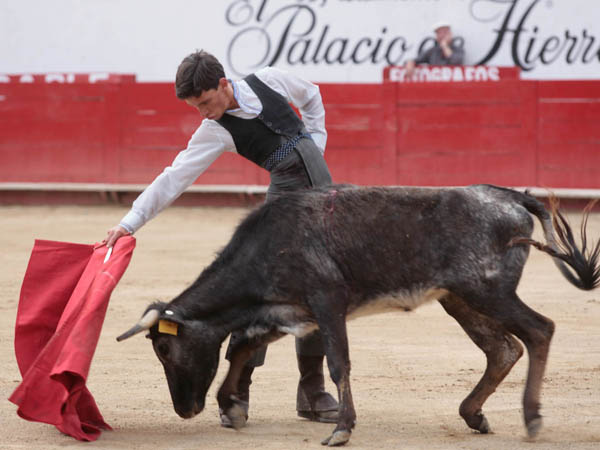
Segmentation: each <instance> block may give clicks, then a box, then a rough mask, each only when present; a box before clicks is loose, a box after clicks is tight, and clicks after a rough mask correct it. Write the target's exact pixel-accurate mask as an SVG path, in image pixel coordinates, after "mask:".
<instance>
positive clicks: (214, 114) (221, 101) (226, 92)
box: [185, 78, 233, 120]
mask: <svg viewBox="0 0 600 450" xmlns="http://www.w3.org/2000/svg"><path fill="white" fill-rule="evenodd" d="M232 101H233V91H232V89H231V88H230V86H229V82H228V81H227V80H226V79H225V78H221V79H220V80H219V86H217V88H216V89H210V90H208V91H204V92H202V94H200V95H199V96H198V97H188V98H186V99H185V102H186V103H187V104H188V105H190V106H193V107H194V108H196V109H197V110H198V111H200V114H202V115H203V116H204V117H206V118H207V119H211V120H218V119H220V118H221V117H222V116H223V114H225V111H227V110H228V109H230V108H231V107H232Z"/></svg>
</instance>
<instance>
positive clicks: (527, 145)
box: [0, 77, 600, 189]
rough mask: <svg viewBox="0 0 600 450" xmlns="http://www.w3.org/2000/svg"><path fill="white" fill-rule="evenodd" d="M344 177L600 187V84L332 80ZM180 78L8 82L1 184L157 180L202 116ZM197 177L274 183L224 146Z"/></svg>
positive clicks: (0, 115)
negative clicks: (180, 93) (178, 93)
mask: <svg viewBox="0 0 600 450" xmlns="http://www.w3.org/2000/svg"><path fill="white" fill-rule="evenodd" d="M321 93H322V96H323V99H324V103H325V108H326V120H327V129H328V132H329V140H328V145H327V152H326V159H327V161H328V163H329V165H330V168H331V171H332V174H333V177H334V180H336V181H338V182H351V183H356V184H366V185H368V184H400V185H465V184H471V183H480V182H485V183H495V184H501V185H508V186H540V187H553V188H591V189H594V188H599V187H600V127H598V126H597V125H596V124H597V123H598V122H599V119H600V81H556V82H554V81H524V80H516V79H512V80H511V79H508V80H505V81H496V82H461V83H448V82H434V83H397V82H385V83H382V84H345V85H342V84H322V85H321ZM200 121H201V117H200V116H199V115H198V114H197V112H195V111H194V110H193V109H192V108H189V107H188V106H187V105H185V104H184V103H183V102H181V101H178V100H177V99H176V98H175V95H174V92H173V86H172V85H171V84H170V83H160V84H157V83H135V82H133V78H132V77H117V78H115V79H111V80H107V81H106V82H103V83H88V82H86V81H85V80H81V79H78V80H75V82H72V83H62V84H60V83H47V82H43V80H42V81H40V80H36V81H34V82H33V83H20V82H16V81H15V82H10V83H0V135H1V136H2V138H1V141H0V183H1V182H5V183H6V182H34V183H35V182H78V183H141V184H146V183H149V182H150V181H151V180H152V179H153V178H154V177H155V176H156V175H157V174H158V173H159V172H160V171H161V170H162V168H163V167H165V166H167V165H168V164H169V163H170V162H171V161H172V160H173V158H174V157H175V156H176V154H177V152H178V151H179V150H181V149H183V148H185V146H186V143H187V140H188V139H189V137H190V136H191V134H192V133H193V131H194V130H195V129H196V127H197V126H198V125H199V124H200ZM197 183H198V184H239V185H256V184H259V185H266V184H268V174H267V173H266V172H265V171H263V170H262V169H259V168H257V167H255V166H254V165H253V164H251V163H249V162H247V161H245V160H244V159H243V158H239V157H237V156H235V155H230V154H226V155H223V156H222V157H221V158H219V160H218V161H217V162H216V163H215V164H213V166H212V167H211V168H210V169H209V170H208V171H207V172H206V173H205V174H204V175H203V176H201V177H200V178H199V180H198V181H197Z"/></svg>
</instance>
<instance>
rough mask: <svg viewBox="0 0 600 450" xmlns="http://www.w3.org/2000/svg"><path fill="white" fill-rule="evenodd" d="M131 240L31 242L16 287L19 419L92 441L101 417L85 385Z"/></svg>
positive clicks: (15, 398) (102, 426)
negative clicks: (109, 244)
mask: <svg viewBox="0 0 600 450" xmlns="http://www.w3.org/2000/svg"><path fill="white" fill-rule="evenodd" d="M134 248H135V239H134V238H133V237H131V236H126V237H122V238H121V239H119V240H118V241H117V243H116V244H115V246H114V248H113V252H112V255H111V256H110V258H109V260H108V261H107V262H106V263H105V262H104V259H105V256H106V253H107V248H106V246H99V245H96V246H94V245H83V244H72V243H65V242H54V241H43V240H36V241H35V245H34V247H33V250H32V253H31V258H30V259H29V265H28V266H27V271H26V273H25V279H24V280H23V285H22V287H21V297H20V299H19V309H18V312H17V322H16V326H15V353H16V357H17V363H18V365H19V370H20V371H21V375H22V376H23V381H22V382H21V384H20V385H19V386H18V387H17V389H16V390H15V391H14V392H13V394H12V395H11V396H10V398H9V400H10V401H11V402H13V403H15V404H16V405H18V407H19V408H18V410H17V414H19V416H21V417H22V418H24V419H27V420H32V421H37V422H45V423H49V424H52V425H55V426H56V428H58V429H59V430H60V431H62V432H63V433H65V434H68V435H70V436H73V437H74V438H76V439H79V440H82V441H94V440H96V439H97V438H98V437H99V436H100V433H101V430H102V429H105V430H110V429H111V428H110V426H109V425H108V424H107V423H106V422H104V419H103V418H102V415H101V414H100V411H99V410H98V406H97V405H96V402H95V401H94V398H93V397H92V394H91V393H90V392H89V391H88V389H87V387H86V386H85V382H86V379H87V376H88V373H89V370H90V365H91V362H92V357H93V356H94V351H95V349H96V345H97V344H98V339H99V337H100V330H101V329H102V323H103V322H104V317H105V315H106V308H107V307H108V301H109V298H110V294H111V292H112V291H113V289H114V288H115V286H116V285H117V283H118V282H119V280H120V279H121V276H122V275H123V273H124V272H125V269H126V268H127V265H128V264H129V261H130V260H131V256H132V253H133V249H134Z"/></svg>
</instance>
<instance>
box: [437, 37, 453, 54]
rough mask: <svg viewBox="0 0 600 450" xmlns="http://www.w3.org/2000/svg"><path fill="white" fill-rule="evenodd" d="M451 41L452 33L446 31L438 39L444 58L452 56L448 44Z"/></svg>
mask: <svg viewBox="0 0 600 450" xmlns="http://www.w3.org/2000/svg"><path fill="white" fill-rule="evenodd" d="M451 42H452V33H451V32H450V31H448V32H447V33H445V34H444V35H443V36H442V37H441V38H440V40H439V44H440V47H441V48H442V53H444V56H445V57H446V58H450V56H452V47H450V44H451Z"/></svg>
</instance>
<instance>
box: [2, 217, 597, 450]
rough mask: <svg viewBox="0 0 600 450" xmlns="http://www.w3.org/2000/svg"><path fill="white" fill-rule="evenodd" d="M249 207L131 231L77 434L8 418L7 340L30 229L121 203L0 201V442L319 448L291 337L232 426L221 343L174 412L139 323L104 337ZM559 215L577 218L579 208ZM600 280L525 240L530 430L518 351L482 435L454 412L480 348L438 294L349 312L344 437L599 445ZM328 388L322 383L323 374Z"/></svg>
mask: <svg viewBox="0 0 600 450" xmlns="http://www.w3.org/2000/svg"><path fill="white" fill-rule="evenodd" d="M247 211H248V210H247V209H245V208H208V207H195V208H180V207H172V208H170V209H168V210H167V211H165V212H163V213H162V214H161V215H160V216H159V217H158V218H156V219H155V220H153V221H152V222H150V223H149V224H148V225H146V226H145V227H144V228H143V229H142V230H140V231H139V233H138V234H137V239H138V245H137V248H136V250H135V252H134V255H133V259H132V261H131V264H130V266H129V268H128V270H127V272H126V273H125V275H124V276H123V278H122V280H121V282H120V284H119V285H118V286H117V288H116V289H115V291H114V293H113V295H112V298H111V303H110V305H109V309H108V313H107V316H106V321H105V324H104V328H103V331H102V335H101V337H100V341H99V344H98V348H97V350H96V354H95V357H94V361H93V364H92V367H91V371H90V376H89V379H88V387H89V389H90V391H91V392H92V394H93V395H94V396H95V398H96V401H97V402H98V405H99V407H100V410H101V411H102V413H103V415H104V417H105V419H106V421H107V422H108V423H109V424H111V425H112V426H113V427H114V431H112V432H104V433H103V434H102V436H101V437H100V439H99V440H98V441H96V442H94V443H84V442H78V441H76V440H74V439H73V438H71V437H69V436H65V435H62V434H60V433H59V432H58V431H57V430H56V429H55V428H54V427H53V426H51V425H46V424H41V423H32V422H27V421H25V420H23V419H21V418H19V417H18V416H17V415H16V407H15V405H13V404H12V403H10V402H8V400H6V399H7V398H8V397H9V396H10V394H11V393H12V391H13V390H14V389H15V387H16V386H17V385H18V383H19V382H20V380H21V377H20V374H19V371H18V368H17V364H16V361H15V357H14V350H13V336H14V323H15V316H16V311H17V304H18V298H19V289H20V286H21V282H22V279H23V275H24V273H25V269H26V266H27V261H28V258H29V254H30V252H31V248H32V246H33V241H34V239H35V238H39V239H51V240H59V241H70V242H79V243H90V244H91V243H94V242H96V241H100V240H102V239H103V238H104V236H105V234H106V230H107V229H108V228H110V227H111V226H112V225H113V224H114V223H116V222H118V220H119V219H120V218H121V217H122V215H124V214H125V212H126V209H124V208H122V207H118V206H94V207H65V206H60V207H0V248H1V252H0V267H1V268H2V270H1V271H0V287H1V292H2V301H1V303H0V305H1V306H0V308H1V309H2V314H0V325H1V326H0V356H1V358H2V361H4V363H3V364H2V367H1V368H0V389H1V392H0V394H1V396H2V397H3V398H4V399H5V400H4V401H3V402H2V403H1V407H0V424H1V429H2V440H1V441H0V448H2V449H44V450H48V449H59V448H60V449H62V448H86V447H87V448H94V449H120V448H122V449H138V448H139V449H142V448H143V449H145V448H156V449H188V448H189V449H192V448H194V449H196V448H215V449H217V448H218V449H228V448H242V447H244V448H261V449H262V448H264V449H271V448H273V449H305V448H319V447H320V444H319V442H320V440H321V439H322V438H324V437H326V436H328V435H329V434H330V432H331V431H332V429H333V426H332V425H328V424H318V423H312V422H308V421H306V420H303V419H300V418H298V417H297V416H296V413H295V410H294V408H295V390H296V384H297V378H298V371H297V368H296V361H295V353H294V341H293V338H292V337H289V336H288V337H285V338H283V339H281V340H280V341H278V342H276V343H274V344H272V345H271V346H270V347H269V352H268V354H267V362H266V364H265V366H264V367H262V368H260V369H257V371H256V372H255V377H254V384H253V385H252V389H251V406H250V420H249V422H248V426H247V427H246V428H244V429H243V430H241V431H237V432H236V431H233V430H229V429H224V428H221V427H220V426H219V421H218V413H217V404H216V400H215V395H216V390H217V388H218V385H219V384H220V381H221V380H222V379H223V377H224V374H225V370H226V369H227V366H228V364H227V362H226V361H225V360H224V359H223V354H222V355H221V364H220V367H219V372H218V373H217V376H216V378H215V382H214V383H213V385H212V386H211V389H210V390H209V393H208V396H207V404H206V409H205V410H204V412H202V413H201V414H200V415H198V416H196V417H195V418H193V419H190V420H184V419H181V418H179V417H178V416H177V415H176V414H175V412H174V410H173V407H172V404H171V400H170V397H169V392H168V388H167V384H166V380H165V377H164V374H163V371H162V367H161V365H160V363H159V361H158V360H157V358H156V357H155V355H154V353H153V351H152V348H151V345H150V343H149V341H147V340H146V339H144V338H143V336H136V337H135V338H132V339H130V340H127V341H124V342H122V343H117V342H116V341H115V337H116V336H117V335H119V334H120V333H121V332H123V331H125V330H126V329H128V328H129V327H130V326H131V325H132V324H133V323H134V322H135V321H136V320H137V319H138V318H139V316H140V314H141V313H142V312H143V310H144V308H145V307H146V306H147V304H149V303H150V302H152V301H155V300H165V301H168V300H170V299H171V298H172V297H174V296H175V295H177V294H178V293H179V292H180V291H181V290H182V289H183V288H185V287H186V286H187V285H188V284H189V283H190V282H192V281H193V280H194V279H195V278H196V277H197V275H198V274H199V273H200V271H201V270H202V269H203V268H204V267H205V266H206V265H208V264H209V263H210V262H211V261H212V259H213V258H214V255H215V252H217V251H218V250H219V249H220V248H221V247H222V246H223V245H225V244H226V242H227V241H228V239H229V237H230V236H231V233H232V231H233V229H234V228H235V226H236V224H237V223H238V222H239V221H240V220H241V219H242V218H243V217H244V215H245V214H246V213H247ZM571 216H572V217H571V219H572V221H573V223H575V224H578V223H579V222H578V221H579V216H578V215H577V214H572V215H571ZM589 231H590V235H591V236H592V237H596V238H599V237H600V215H594V216H592V218H591V220H590V224H589ZM536 233H537V231H536ZM538 237H539V235H538ZM599 292H600V291H596V292H594V291H592V292H582V291H579V290H577V289H576V288H574V287H573V286H571V285H570V284H569V283H567V281H566V280H565V279H563V278H562V276H561V275H560V274H559V272H558V270H557V269H556V268H555V266H554V265H553V263H552V262H551V260H550V258H549V257H547V256H546V255H544V254H541V253H539V252H537V251H535V250H533V251H532V254H531V256H530V258H529V261H528V263H527V265H526V268H525V273H524V276H523V279H522V282H521V284H520V287H519V290H518V293H519V295H520V296H521V298H522V299H523V300H524V301H525V302H526V303H527V304H528V305H530V306H531V307H532V308H534V309H535V310H537V311H538V312H540V313H542V314H544V315H546V316H547V317H550V318H551V319H553V320H554V321H555V323H556V333H555V336H554V339H553V343H552V347H551V352H550V357H549V361H548V367H547V371H546V376H545V378H544V386H543V391H542V414H543V415H544V427H543V429H542V432H541V434H540V437H539V438H538V439H537V441H536V442H535V443H531V442H527V441H526V439H525V429H524V426H523V421H522V407H521V396H522V392H523V383H524V376H525V371H526V369H527V357H526V356H524V357H523V358H521V360H520V361H519V362H518V363H517V365H516V366H515V367H514V368H513V370H512V372H511V373H510V374H509V375H508V377H507V378H506V379H505V381H504V382H503V383H502V384H501V385H500V387H499V388H498V390H497V392H496V393H495V394H494V395H492V396H491V397H490V398H489V400H488V401H487V403H486V404H485V405H484V413H485V414H486V416H487V418H488V420H489V422H490V425H491V428H492V430H493V434H489V435H480V434H478V433H474V432H471V430H470V429H469V428H468V427H467V426H466V425H465V423H464V422H463V421H462V419H461V418H460V417H459V415H458V406H459V404H460V402H461V401H462V399H463V398H464V397H465V396H466V395H467V394H468V393H469V392H470V390H471V388H472V387H473V386H474V385H475V384H476V383H477V381H478V380H479V378H480V376H481V374H482V371H483V369H484V367H485V358H484V355H483V353H482V352H481V351H480V350H479V349H478V348H477V347H476V346H475V345H474V344H473V343H472V342H471V341H470V340H469V339H468V337H467V336H466V335H465V334H464V332H463V331H462V330H461V328H460V327H459V326H458V324H457V323H456V322H455V321H454V320H453V319H452V318H450V317H449V316H447V315H446V314H445V312H444V311H443V309H442V308H441V306H440V305H439V304H437V303H431V304H427V305H425V306H423V307H421V308H420V309H418V310H416V311H414V312H410V313H388V314H384V315H378V316H371V317H366V318H360V319H357V320H355V321H353V322H350V323H349V327H348V328H349V331H348V332H349V339H350V355H351V359H352V373H351V383H352V390H353V395H354V402H355V407H356V412H357V416H358V418H357V425H356V428H355V430H354V433H353V435H352V439H351V441H350V443H349V444H348V447H351V448H360V449H363V448H365V449H366V448H373V449H382V448H402V449H484V448H490V449H510V450H514V449H519V448H525V449H536V450H537V449H544V450H545V449H556V450H558V449H560V450H563V449H597V448H600V320H599V319H600V293H599ZM222 353H224V352H222ZM328 388H329V389H330V391H332V392H333V391H334V386H333V384H332V383H331V382H330V381H329V380H328Z"/></svg>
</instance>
